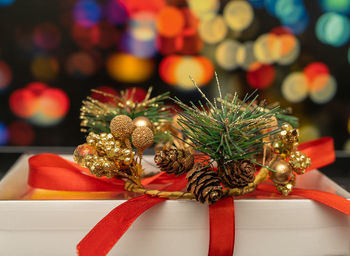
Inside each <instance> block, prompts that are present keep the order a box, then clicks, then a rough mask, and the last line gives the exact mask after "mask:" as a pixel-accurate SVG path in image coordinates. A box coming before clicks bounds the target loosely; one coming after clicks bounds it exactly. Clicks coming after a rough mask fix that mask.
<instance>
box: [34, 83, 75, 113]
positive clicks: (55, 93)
mask: <svg viewBox="0 0 350 256" xmlns="http://www.w3.org/2000/svg"><path fill="white" fill-rule="evenodd" d="M68 110H69V99H68V97H67V95H66V94H65V93H64V92H63V91H62V90H61V89H58V88H48V89H46V90H45V91H44V92H43V93H42V94H41V95H40V97H39V99H38V111H40V112H42V113H43V114H44V115H45V116H47V117H50V118H55V119H56V118H61V117H63V116H65V115H66V114H67V112H68Z"/></svg>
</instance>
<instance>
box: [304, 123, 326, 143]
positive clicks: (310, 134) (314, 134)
mask: <svg viewBox="0 0 350 256" xmlns="http://www.w3.org/2000/svg"><path fill="white" fill-rule="evenodd" d="M299 131H300V132H299V134H300V135H299V140H300V142H306V141H310V140H315V139H318V138H319V137H320V136H321V132H320V129H319V128H318V127H317V126H316V125H314V124H306V125H303V126H301V127H300V128H299Z"/></svg>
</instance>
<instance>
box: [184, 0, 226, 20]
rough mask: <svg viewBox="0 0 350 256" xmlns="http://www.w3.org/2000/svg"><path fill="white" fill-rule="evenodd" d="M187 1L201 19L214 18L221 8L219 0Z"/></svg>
mask: <svg viewBox="0 0 350 256" xmlns="http://www.w3.org/2000/svg"><path fill="white" fill-rule="evenodd" d="M187 3H188V5H189V7H190V9H191V10H192V11H193V12H194V14H196V15H197V17H199V18H200V19H201V20H206V19H211V18H213V17H214V16H215V15H216V14H217V12H218V10H219V8H220V1H219V0H206V1H203V0H188V1H187Z"/></svg>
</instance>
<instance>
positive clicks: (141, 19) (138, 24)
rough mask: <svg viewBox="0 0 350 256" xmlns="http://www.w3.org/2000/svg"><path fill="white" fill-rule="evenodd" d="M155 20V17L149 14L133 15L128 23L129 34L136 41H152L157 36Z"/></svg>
mask: <svg viewBox="0 0 350 256" xmlns="http://www.w3.org/2000/svg"><path fill="white" fill-rule="evenodd" d="M155 19H156V17H155V15H154V14H153V13H151V12H141V13H137V14H135V15H133V16H132V18H131V19H130V20H129V23H128V28H129V31H130V33H131V34H132V36H133V37H134V38H135V39H137V40H141V41H150V40H154V39H155V38H156V35H157V30H156V20H155Z"/></svg>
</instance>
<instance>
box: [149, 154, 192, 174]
mask: <svg viewBox="0 0 350 256" xmlns="http://www.w3.org/2000/svg"><path fill="white" fill-rule="evenodd" d="M154 161H155V162H156V164H157V165H158V167H159V168H160V170H161V171H163V172H166V173H168V174H175V175H181V174H184V173H185V172H188V171H189V170H191V168H192V167H193V164H194V158H193V156H192V154H191V153H190V152H189V151H187V150H184V149H174V148H172V149H163V150H160V151H158V152H157V153H156V155H155V156H154Z"/></svg>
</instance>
